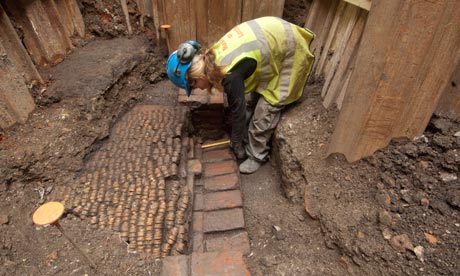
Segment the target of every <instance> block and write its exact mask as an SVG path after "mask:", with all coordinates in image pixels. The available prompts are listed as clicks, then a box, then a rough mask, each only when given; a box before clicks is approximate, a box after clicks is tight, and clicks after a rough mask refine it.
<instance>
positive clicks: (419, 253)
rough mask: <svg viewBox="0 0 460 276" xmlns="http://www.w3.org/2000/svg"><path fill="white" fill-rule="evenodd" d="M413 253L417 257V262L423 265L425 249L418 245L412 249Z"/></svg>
mask: <svg viewBox="0 0 460 276" xmlns="http://www.w3.org/2000/svg"><path fill="white" fill-rule="evenodd" d="M413 251H414V253H415V256H417V258H418V259H419V261H421V262H422V263H423V262H424V261H425V248H423V247H422V246H420V245H418V246H416V247H415V248H414V250H413Z"/></svg>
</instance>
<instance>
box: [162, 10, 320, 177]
mask: <svg viewBox="0 0 460 276" xmlns="http://www.w3.org/2000/svg"><path fill="white" fill-rule="evenodd" d="M314 37H315V35H314V34H313V32H311V31H310V30H308V29H306V28H302V27H300V26H297V25H294V24H292V23H289V22H287V21H285V20H283V19H281V18H277V17H270V16H269V17H262V18H257V19H254V20H250V21H247V22H244V23H241V24H239V25H237V26H235V27H234V28H233V29H231V30H230V31H229V32H228V33H226V34H225V35H224V36H223V37H222V38H221V39H219V41H218V42H217V43H215V44H214V45H212V46H211V47H210V48H208V49H201V45H200V44H199V43H198V42H197V41H193V40H189V41H186V42H184V43H182V44H181V45H180V46H179V47H178V49H177V51H175V52H174V53H172V54H171V55H170V56H169V58H168V62H167V65H166V70H167V75H168V77H169V79H170V80H171V81H172V82H173V83H174V84H175V85H177V86H179V87H181V88H184V89H185V91H186V94H187V96H190V93H191V90H192V89H194V88H200V89H207V90H208V92H209V93H211V89H213V88H215V89H217V90H218V91H221V92H223V93H225V94H226V96H227V100H228V105H229V109H230V118H231V135H230V144H231V148H232V150H233V152H234V154H235V156H236V157H237V158H238V159H240V160H243V159H245V158H247V159H246V160H245V161H244V162H242V163H241V164H240V166H239V170H240V172H241V173H253V172H255V171H257V170H258V169H259V167H260V166H261V164H263V162H265V161H267V159H268V156H269V152H270V146H269V142H270V139H271V137H272V135H273V132H274V130H275V128H276V126H277V124H278V122H279V119H280V115H281V111H282V110H283V108H284V107H285V106H286V105H288V104H290V103H293V102H295V101H296V100H298V99H299V98H300V97H301V96H302V92H303V88H304V86H305V83H306V81H307V79H308V76H309V75H310V71H311V68H312V65H313V62H314V56H313V54H312V53H311V51H310V47H309V46H310V44H311V42H312V40H313V39H314Z"/></svg>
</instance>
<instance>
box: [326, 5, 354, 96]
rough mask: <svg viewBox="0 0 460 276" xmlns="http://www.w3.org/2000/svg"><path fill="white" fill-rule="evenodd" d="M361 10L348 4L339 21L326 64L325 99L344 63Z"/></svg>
mask: <svg viewBox="0 0 460 276" xmlns="http://www.w3.org/2000/svg"><path fill="white" fill-rule="evenodd" d="M360 10H361V9H360V8H358V7H356V6H353V5H348V4H347V5H346V6H345V9H344V12H343V14H342V16H341V18H340V19H339V20H338V21H339V24H338V26H337V29H336V31H335V33H334V37H333V38H332V43H331V47H330V48H329V52H330V57H329V61H328V62H327V63H326V64H325V68H324V76H325V83H324V85H323V91H322V93H321V95H322V96H323V97H324V96H325V95H326V92H327V89H328V87H329V84H330V82H331V80H332V79H333V78H334V76H335V73H336V71H337V67H338V66H339V64H340V63H341V62H342V57H343V52H344V51H345V47H346V46H347V42H348V40H349V39H350V36H351V33H352V31H353V29H354V26H355V24H356V21H357V20H358V14H359V11H360Z"/></svg>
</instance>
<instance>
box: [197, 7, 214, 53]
mask: <svg viewBox="0 0 460 276" xmlns="http://www.w3.org/2000/svg"><path fill="white" fill-rule="evenodd" d="M195 7H196V9H195V12H196V20H195V22H196V39H197V40H198V42H200V43H201V45H202V46H203V47H208V46H210V45H209V44H210V43H211V41H209V37H208V17H209V16H208V0H195Z"/></svg>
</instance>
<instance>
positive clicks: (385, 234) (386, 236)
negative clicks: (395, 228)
mask: <svg viewBox="0 0 460 276" xmlns="http://www.w3.org/2000/svg"><path fill="white" fill-rule="evenodd" d="M382 236H383V238H384V239H385V240H390V239H391V236H392V235H391V230H390V229H388V228H385V229H383V231H382Z"/></svg>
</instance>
